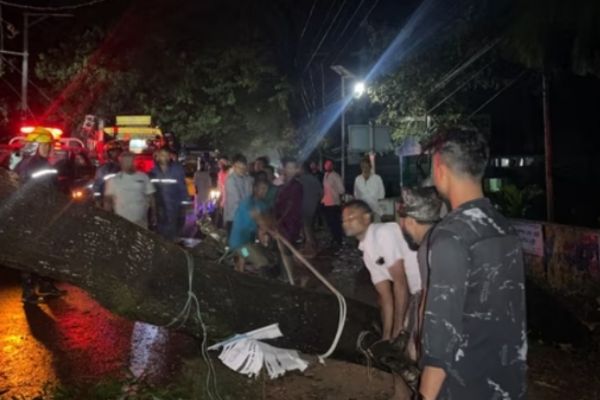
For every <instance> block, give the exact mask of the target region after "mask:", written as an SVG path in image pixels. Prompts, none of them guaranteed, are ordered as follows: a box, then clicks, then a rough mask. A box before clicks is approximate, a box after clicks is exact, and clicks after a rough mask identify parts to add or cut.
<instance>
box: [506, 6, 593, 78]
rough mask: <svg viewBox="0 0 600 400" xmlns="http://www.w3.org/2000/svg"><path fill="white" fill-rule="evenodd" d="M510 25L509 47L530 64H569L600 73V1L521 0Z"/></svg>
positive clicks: (558, 66) (573, 69) (538, 66)
mask: <svg viewBox="0 0 600 400" xmlns="http://www.w3.org/2000/svg"><path fill="white" fill-rule="evenodd" d="M515 4H516V6H515V9H514V11H513V18H511V24H510V26H509V29H508V35H507V36H508V38H509V42H510V46H509V49H510V50H511V52H512V54H513V56H514V57H515V58H516V59H517V60H518V61H519V62H521V63H523V64H524V65H525V66H527V67H528V68H533V69H544V68H551V69H562V68H566V69H568V70H570V71H571V72H573V73H575V74H578V75H588V74H589V75H595V76H597V77H600V2H598V1H584V0H576V1H564V0H522V1H519V2H516V3H515Z"/></svg>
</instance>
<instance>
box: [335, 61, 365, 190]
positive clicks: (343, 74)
mask: <svg viewBox="0 0 600 400" xmlns="http://www.w3.org/2000/svg"><path fill="white" fill-rule="evenodd" d="M331 69H332V70H333V71H334V72H335V73H336V74H338V75H339V76H340V80H341V83H342V112H341V114H342V115H341V120H342V121H341V122H342V127H341V133H342V146H341V149H340V150H341V154H342V157H341V158H342V168H341V175H342V182H344V185H346V105H347V104H346V79H353V80H355V81H356V85H355V87H354V95H355V96H356V97H360V96H362V94H363V93H364V92H365V83H364V82H362V81H360V80H359V79H358V78H357V77H356V75H354V74H353V73H352V72H350V71H348V69H346V68H345V67H343V66H341V65H332V66H331Z"/></svg>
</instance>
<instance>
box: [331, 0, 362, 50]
mask: <svg viewBox="0 0 600 400" xmlns="http://www.w3.org/2000/svg"><path fill="white" fill-rule="evenodd" d="M364 2H365V0H361V1H360V4H359V5H358V7H356V10H354V13H352V15H351V16H350V18H349V19H348V22H346V26H344V29H343V30H342V33H340V35H339V36H338V38H337V40H336V41H335V43H334V45H335V44H337V43H338V42H339V41H340V40H341V39H342V38H343V37H344V34H345V33H346V31H347V30H348V28H349V27H350V24H351V23H352V21H353V20H354V17H356V15H357V14H358V11H360V8H361V7H362V5H363V4H364Z"/></svg>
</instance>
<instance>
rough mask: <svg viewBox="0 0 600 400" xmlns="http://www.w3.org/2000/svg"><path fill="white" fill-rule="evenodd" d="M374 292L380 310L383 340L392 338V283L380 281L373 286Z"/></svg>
mask: <svg viewBox="0 0 600 400" xmlns="http://www.w3.org/2000/svg"><path fill="white" fill-rule="evenodd" d="M375 290H377V294H378V296H379V308H380V309H381V322H382V324H383V332H382V333H383V335H382V339H383V340H390V339H391V338H392V328H393V325H394V293H393V291H392V282H390V281H387V280H386V281H382V282H379V283H377V284H375Z"/></svg>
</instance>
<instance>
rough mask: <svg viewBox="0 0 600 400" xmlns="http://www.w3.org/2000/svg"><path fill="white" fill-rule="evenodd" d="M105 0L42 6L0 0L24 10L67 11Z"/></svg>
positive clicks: (9, 5) (5, 4) (0, 3)
mask: <svg viewBox="0 0 600 400" xmlns="http://www.w3.org/2000/svg"><path fill="white" fill-rule="evenodd" d="M105 1H106V0H90V1H88V2H86V3H80V4H73V5H70V6H54V7H51V6H48V7H41V6H31V5H27V4H19V3H12V2H10V1H5V0H0V5H3V6H7V7H14V8H20V9H22V10H29V11H66V10H76V9H78V8H83V7H89V6H93V5H96V4H99V3H104V2H105Z"/></svg>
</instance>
